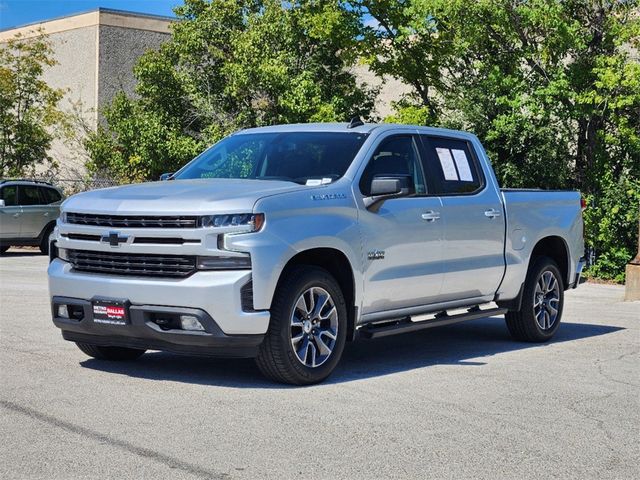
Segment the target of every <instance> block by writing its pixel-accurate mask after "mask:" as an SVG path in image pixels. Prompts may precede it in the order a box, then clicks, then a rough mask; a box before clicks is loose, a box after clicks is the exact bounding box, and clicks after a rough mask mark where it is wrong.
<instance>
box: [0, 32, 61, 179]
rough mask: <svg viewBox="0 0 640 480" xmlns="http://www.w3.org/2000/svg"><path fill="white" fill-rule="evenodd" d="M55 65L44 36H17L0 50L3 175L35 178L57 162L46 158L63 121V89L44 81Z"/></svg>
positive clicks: (0, 162)
mask: <svg viewBox="0 0 640 480" xmlns="http://www.w3.org/2000/svg"><path fill="white" fill-rule="evenodd" d="M54 64H55V61H54V60H53V58H52V51H51V46H50V44H49V41H48V40H47V38H46V37H45V36H43V35H39V36H35V37H31V38H25V37H22V36H16V37H14V38H12V39H10V40H9V41H8V42H7V43H5V44H4V45H3V46H1V47H0V176H21V175H27V174H33V173H34V172H35V167H36V166H37V165H44V164H47V163H49V166H52V165H54V164H53V160H52V159H51V158H50V157H49V155H48V154H47V150H48V149H49V147H50V145H51V141H52V139H53V136H54V134H53V133H52V132H53V129H52V128H53V127H54V126H56V125H58V124H59V123H60V122H61V121H63V114H62V113H61V112H60V111H59V110H58V109H57V105H58V102H59V101H60V99H61V98H62V94H63V91H62V90H59V89H54V88H51V87H50V86H49V85H47V84H46V83H45V81H44V80H43V78H42V76H43V72H44V69H45V68H46V67H51V66H52V65H54Z"/></svg>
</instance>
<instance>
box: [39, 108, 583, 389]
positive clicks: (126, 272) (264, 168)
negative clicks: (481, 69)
mask: <svg viewBox="0 0 640 480" xmlns="http://www.w3.org/2000/svg"><path fill="white" fill-rule="evenodd" d="M165 178H166V179H167V180H166V181H160V182H155V183H146V184H140V185H128V186H123V187H118V188H109V189H105V190H97V191H92V192H87V193H83V194H79V195H75V196H73V197H71V198H69V199H67V200H66V201H65V202H64V204H63V205H62V213H61V217H60V218H59V220H58V223H57V228H56V230H55V233H54V235H55V237H54V238H55V239H54V242H55V247H54V248H52V249H51V252H52V253H51V257H52V261H51V263H50V266H49V270H48V273H49V289H50V294H51V305H52V313H53V321H54V323H55V325H56V326H57V327H59V328H60V329H61V330H62V335H63V337H64V338H65V339H66V340H70V341H72V342H76V343H77V345H78V346H79V347H80V349H81V350H82V351H83V352H85V353H86V354H88V355H90V356H92V357H95V358H100V359H109V360H131V359H134V358H137V357H139V356H140V355H142V354H143V353H144V352H145V350H147V349H151V350H167V351H171V352H177V353H185V354H202V355H213V356H218V355H222V356H236V357H255V358H256V363H257V365H258V367H259V369H260V370H261V371H262V372H263V373H264V374H265V375H266V376H267V377H269V378H271V379H273V380H276V381H279V382H285V383H291V384H310V383H315V382H319V381H322V380H323V379H325V378H326V377H327V376H328V375H329V374H330V373H331V372H332V371H333V369H334V368H335V367H336V364H337V363H338V361H339V360H340V357H341V355H342V352H343V350H344V348H345V343H346V342H347V341H352V340H354V339H356V338H358V337H360V338H376V337H381V336H386V335H392V334H397V333H405V332H413V331H416V330H419V329H424V328H429V327H434V326H439V325H445V324H449V323H453V322H459V321H463V320H471V319H475V318H482V317H487V316H492V315H502V314H504V315H505V317H506V325H507V328H508V330H509V332H511V334H512V336H513V337H514V338H515V339H517V340H521V341H530V342H544V341H547V340H549V339H550V338H551V337H552V336H553V335H554V333H555V332H556V331H557V329H558V327H559V325H560V319H561V316H562V308H563V302H564V291H565V290H566V289H568V288H575V287H576V286H577V285H578V283H579V280H580V272H581V270H582V266H583V249H584V246H583V223H582V201H581V197H580V194H579V193H578V192H569V191H567V192H557V191H539V190H501V189H500V188H499V187H498V183H497V181H496V178H495V175H494V173H493V170H492V168H491V165H490V162H489V159H488V158H487V155H486V154H485V151H484V149H483V148H482V145H481V144H480V142H479V141H478V139H477V138H476V137H475V136H474V135H472V134H469V133H464V132H458V131H450V130H441V129H433V128H423V127H413V126H406V125H390V124H384V125H375V124H363V123H362V122H359V121H357V120H354V121H352V122H350V123H349V124H305V125H282V126H274V127H267V128H256V129H249V130H244V131H240V132H238V133H236V134H234V135H231V136H229V137H227V138H225V139H223V140H222V141H220V142H218V143H217V144H215V145H214V146H212V147H211V148H209V149H208V150H206V151H205V152H204V153H202V154H201V155H199V156H198V157H197V158H195V159H194V160H193V161H192V162H190V163H188V164H187V165H186V166H184V167H183V168H182V169H181V170H179V171H178V172H176V173H174V174H168V175H165ZM372 348H375V346H373V347H372Z"/></svg>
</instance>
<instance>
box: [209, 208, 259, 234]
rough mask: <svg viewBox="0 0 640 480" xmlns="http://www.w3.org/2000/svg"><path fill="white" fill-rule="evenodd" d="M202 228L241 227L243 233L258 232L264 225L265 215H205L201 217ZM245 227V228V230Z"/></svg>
mask: <svg viewBox="0 0 640 480" xmlns="http://www.w3.org/2000/svg"><path fill="white" fill-rule="evenodd" d="M198 225H199V226H200V227H204V228H208V227H218V228H223V227H239V231H242V232H257V231H258V230H260V229H261V228H262V225H264V213H255V214H254V213H234V214H232V215H205V216H203V217H200V219H199V222H198ZM243 227H244V228H243Z"/></svg>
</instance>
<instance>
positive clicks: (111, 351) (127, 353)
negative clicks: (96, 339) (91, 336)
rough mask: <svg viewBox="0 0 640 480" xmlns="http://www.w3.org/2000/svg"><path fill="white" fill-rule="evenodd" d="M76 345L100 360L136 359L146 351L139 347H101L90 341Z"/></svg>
mask: <svg viewBox="0 0 640 480" xmlns="http://www.w3.org/2000/svg"><path fill="white" fill-rule="evenodd" d="M76 345H77V346H78V348H79V349H80V350H82V351H83V352H84V353H86V354H87V355H89V356H90V357H93V358H96V359H98V360H113V361H125V360H135V359H136V358H138V357H140V356H142V354H143V353H144V352H146V350H141V349H138V348H126V347H101V346H98V345H91V344H89V343H76Z"/></svg>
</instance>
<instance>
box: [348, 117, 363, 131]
mask: <svg viewBox="0 0 640 480" xmlns="http://www.w3.org/2000/svg"><path fill="white" fill-rule="evenodd" d="M362 125H364V122H363V121H362V120H361V119H360V117H358V116H355V117H353V118H352V119H351V120H349V125H347V128H356V127H361V126H362Z"/></svg>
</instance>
